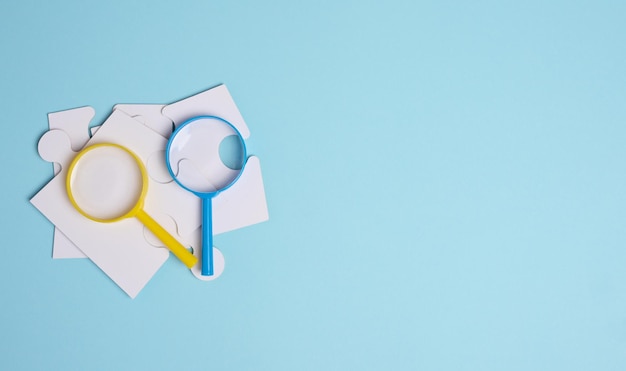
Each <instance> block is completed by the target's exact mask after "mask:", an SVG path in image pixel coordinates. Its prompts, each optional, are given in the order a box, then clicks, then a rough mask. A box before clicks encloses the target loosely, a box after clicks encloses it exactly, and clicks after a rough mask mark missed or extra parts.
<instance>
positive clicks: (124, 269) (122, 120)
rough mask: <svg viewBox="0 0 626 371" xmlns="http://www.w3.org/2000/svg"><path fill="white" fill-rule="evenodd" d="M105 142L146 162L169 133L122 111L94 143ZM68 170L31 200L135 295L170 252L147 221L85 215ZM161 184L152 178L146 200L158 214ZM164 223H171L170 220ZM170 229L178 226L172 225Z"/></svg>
mask: <svg viewBox="0 0 626 371" xmlns="http://www.w3.org/2000/svg"><path fill="white" fill-rule="evenodd" d="M103 142H110V143H117V144H120V145H122V146H125V147H127V148H129V149H130V150H131V151H133V152H134V153H135V154H136V155H137V156H138V157H139V158H140V159H141V160H142V161H143V162H145V161H146V159H147V158H148V157H149V156H150V154H152V153H154V152H155V151H158V150H162V149H163V148H164V146H165V144H166V140H165V138H163V137H162V136H160V135H159V134H157V133H156V132H154V131H152V130H150V129H148V128H147V127H146V126H145V125H142V124H140V123H139V122H137V121H136V120H134V119H132V118H131V117H129V116H128V115H126V114H124V113H123V112H121V111H115V112H113V113H112V114H111V116H110V117H109V118H108V119H107V121H106V122H105V124H104V125H102V127H101V128H100V129H99V130H98V132H97V133H96V134H95V135H94V137H93V138H92V139H91V140H90V141H89V144H95V143H103ZM65 176H66V170H64V169H62V170H61V172H60V173H59V174H58V175H57V176H56V177H55V178H54V179H52V181H50V183H48V184H47V185H46V186H45V187H44V188H43V189H42V190H41V191H40V192H39V193H37V194H36V195H35V196H34V197H33V198H32V199H31V202H32V203H33V205H34V206H35V207H37V208H38V209H39V210H40V211H41V212H42V213H43V214H44V215H45V216H46V217H47V218H48V219H49V220H50V221H51V222H52V223H53V224H55V225H56V226H57V227H58V228H59V229H60V230H61V231H63V233H64V234H65V235H66V236H67V237H68V238H70V240H71V241H72V242H74V243H75V244H76V246H78V247H79V248H80V249H81V250H82V251H83V252H84V253H85V255H87V256H88V257H89V258H90V259H91V260H92V261H93V262H94V263H95V264H96V265H97V266H98V267H99V268H100V269H102V270H103V271H104V272H105V273H106V274H107V275H108V276H109V277H110V278H111V279H112V280H113V281H114V282H115V283H116V284H118V285H119V286H120V287H121V288H122V289H123V290H124V291H125V292H126V293H127V294H128V295H129V296H130V297H132V298H134V297H135V296H136V295H137V294H138V293H139V292H140V291H141V289H142V288H143V287H144V286H145V285H146V283H147V282H148V281H149V280H150V278H151V277H152V276H153V275H154V274H155V273H156V271H157V270H158V269H159V268H160V267H161V265H162V264H163V263H164V262H165V260H167V258H168V256H169V252H168V251H167V250H165V249H159V248H155V247H154V246H152V245H150V244H149V243H148V242H147V241H146V238H144V233H143V230H144V229H143V225H141V223H140V222H139V221H138V220H136V219H134V218H131V219H125V220H123V221H119V222H114V223H98V222H94V221H91V220H89V219H87V218H85V217H84V216H83V215H81V214H80V213H79V212H78V211H77V210H75V209H74V207H73V206H72V205H71V203H70V202H69V199H68V197H67V192H66V189H65ZM162 186H163V185H161V184H159V183H156V182H153V181H151V180H149V189H148V193H147V196H146V202H145V206H144V208H145V210H146V212H147V213H148V214H151V215H156V214H158V213H159V212H160V210H159V200H158V196H157V195H158V194H159V193H158V192H153V190H155V189H159V187H162ZM162 193H163V192H161V194H162ZM164 228H166V229H168V227H167V226H164ZM168 232H170V233H175V232H176V231H172V230H171V229H170V230H168ZM181 243H183V245H187V244H186V243H185V241H181ZM181 267H182V264H181Z"/></svg>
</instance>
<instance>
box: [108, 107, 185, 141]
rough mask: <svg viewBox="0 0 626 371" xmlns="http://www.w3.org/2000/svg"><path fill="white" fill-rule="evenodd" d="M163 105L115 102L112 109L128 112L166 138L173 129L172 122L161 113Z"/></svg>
mask: <svg viewBox="0 0 626 371" xmlns="http://www.w3.org/2000/svg"><path fill="white" fill-rule="evenodd" d="M163 107H165V106H164V105H162V104H116V105H115V106H114V107H113V109H114V110H117V109H118V110H120V111H122V112H124V113H126V114H128V115H129V116H131V117H132V118H134V119H135V120H137V121H139V122H141V123H142V124H144V125H146V126H148V127H149V128H150V129H152V130H154V131H156V132H157V133H159V134H161V135H162V136H163V137H164V138H166V139H167V138H169V137H170V135H172V132H173V131H174V124H173V123H172V120H170V119H169V118H167V117H166V116H163V114H162V113H161V110H162V109H163Z"/></svg>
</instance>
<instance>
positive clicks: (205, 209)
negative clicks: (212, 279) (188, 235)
mask: <svg viewBox="0 0 626 371" xmlns="http://www.w3.org/2000/svg"><path fill="white" fill-rule="evenodd" d="M212 203H213V197H211V196H209V197H206V196H203V197H202V275H203V276H212V275H213V207H212Z"/></svg>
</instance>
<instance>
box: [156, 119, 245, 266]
mask: <svg viewBox="0 0 626 371" xmlns="http://www.w3.org/2000/svg"><path fill="white" fill-rule="evenodd" d="M165 153H166V155H165V157H166V158H165V163H166V164H167V169H168V170H169V172H170V175H171V176H172V178H174V180H175V181H176V183H178V184H179V185H180V186H181V187H183V188H184V189H186V190H187V191H189V192H191V193H193V194H195V195H196V196H198V197H200V198H201V199H202V270H201V273H202V275H203V276H211V275H213V224H212V218H213V209H212V207H211V200H212V198H213V197H215V196H217V195H218V194H219V193H220V192H222V191H224V190H226V189H228V188H230V187H231V186H232V185H233V184H235V182H236V181H237V179H239V176H240V175H241V173H242V172H243V168H244V166H245V164H246V160H247V157H246V145H245V143H244V140H243V137H242V136H241V133H239V130H237V128H235V126H233V125H232V124H231V123H229V122H228V121H226V120H224V119H222V118H220V117H216V116H198V117H194V118H192V119H190V120H188V121H186V122H184V123H183V124H182V125H180V126H179V127H178V128H177V129H176V131H174V133H173V134H172V136H171V137H170V140H169V142H168V144H167V150H166V152H165Z"/></svg>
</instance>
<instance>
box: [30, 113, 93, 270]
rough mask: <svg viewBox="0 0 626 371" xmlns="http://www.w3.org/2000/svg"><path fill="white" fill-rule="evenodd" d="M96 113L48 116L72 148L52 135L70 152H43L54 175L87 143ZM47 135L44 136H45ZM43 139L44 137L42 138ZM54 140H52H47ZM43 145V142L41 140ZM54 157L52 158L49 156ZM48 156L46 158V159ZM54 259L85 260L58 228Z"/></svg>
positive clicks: (52, 128)
mask: <svg viewBox="0 0 626 371" xmlns="http://www.w3.org/2000/svg"><path fill="white" fill-rule="evenodd" d="M95 114H96V112H95V111H94V109H93V108H92V107H89V106H85V107H80V108H74V109H69V110H64V111H58V112H52V113H49V114H48V127H49V128H50V130H51V131H62V132H64V133H65V134H66V135H67V138H68V140H69V143H70V146H69V147H68V146H67V145H66V144H65V139H59V136H60V134H59V133H56V134H52V135H53V136H55V138H57V139H59V140H60V142H59V145H60V146H61V147H62V148H63V150H66V149H67V150H68V152H67V155H66V154H63V153H54V152H53V151H56V149H54V148H47V149H44V151H46V152H47V153H48V154H44V155H42V152H41V150H40V151H39V155H40V156H42V158H43V159H44V160H46V161H50V162H52V165H53V170H54V175H57V174H58V173H59V172H60V171H61V167H62V166H64V165H67V164H69V161H67V156H68V155H71V156H74V155H75V153H76V152H77V151H79V150H80V149H81V148H83V146H84V145H85V143H87V141H88V140H89V138H90V136H89V130H88V128H89V123H90V122H91V120H92V119H93V117H94V116H95ZM45 135H46V134H44V136H45ZM42 139H43V137H42ZM47 140H53V139H51V138H48V139H45V141H47ZM40 143H41V140H40ZM48 146H55V144H54V143H49V144H48ZM49 155H50V156H53V157H54V158H50V157H47V156H49ZM44 156H46V157H47V158H46V157H44ZM52 258H53V259H72V258H85V254H83V252H82V251H80V249H78V248H77V247H76V246H75V245H74V244H73V243H72V242H71V241H70V240H69V239H68V238H67V237H66V236H65V235H64V234H63V233H61V231H59V230H58V229H57V228H56V227H55V229H54V237H53V242H52Z"/></svg>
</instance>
